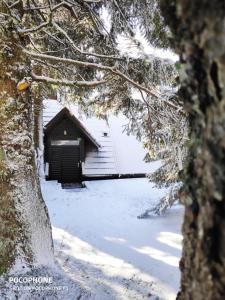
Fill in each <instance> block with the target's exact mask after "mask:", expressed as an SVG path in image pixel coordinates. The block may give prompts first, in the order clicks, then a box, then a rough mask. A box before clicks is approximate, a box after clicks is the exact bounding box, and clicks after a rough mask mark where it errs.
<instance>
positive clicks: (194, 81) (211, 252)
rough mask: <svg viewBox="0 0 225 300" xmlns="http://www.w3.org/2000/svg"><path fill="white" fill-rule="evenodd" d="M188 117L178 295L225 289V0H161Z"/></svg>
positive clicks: (205, 296) (206, 295)
mask: <svg viewBox="0 0 225 300" xmlns="http://www.w3.org/2000/svg"><path fill="white" fill-rule="evenodd" d="M161 5H162V11H163V14H164V16H165V19H166V21H167V22H168V24H169V26H170V27H171V29H172V32H173V34H174V41H173V42H174V47H175V49H176V51H177V52H178V53H179V54H180V57H181V63H182V65H181V68H182V69H181V70H182V72H181V84H182V87H181V91H180V92H181V93H182V96H183V98H184V101H185V107H186V110H187V111H188V112H189V116H190V117H189V118H190V159H189V163H188V166H187V168H186V178H185V184H184V185H185V189H184V191H183V197H182V198H183V199H182V200H183V202H184V204H185V219H184V224H183V236H184V243H183V255H182V260H181V271H182V281H181V292H180V293H179V295H178V299H189V300H193V299H194V300H195V299H196V300H201V299H202V300H217V299H224V295H225V1H224V0H215V1H210V0H207V1H206V0H204V1H196V0H190V1H184V0H177V1H170V3H168V1H165V0H161Z"/></svg>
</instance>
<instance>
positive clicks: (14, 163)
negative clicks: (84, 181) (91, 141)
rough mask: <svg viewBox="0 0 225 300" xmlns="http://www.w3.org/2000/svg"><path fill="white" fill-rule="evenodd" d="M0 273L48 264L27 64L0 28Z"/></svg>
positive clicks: (48, 243)
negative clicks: (22, 84)
mask: <svg viewBox="0 0 225 300" xmlns="http://www.w3.org/2000/svg"><path fill="white" fill-rule="evenodd" d="M0 40H1V41H0V49H1V56H0V63H1V68H0V128H1V131H0V275H1V274H3V273H5V272H6V271H8V270H9V269H11V268H13V269H16V270H18V269H19V270H20V269H22V268H26V267H31V266H35V265H37V266H40V265H53V249H52V237H51V226H50V222H49V217H48V212H47V209H46V206H45V203H44V201H43V199H42V196H41V192H40V186H39V180H38V177H37V172H36V166H35V155H34V154H35V151H34V139H33V109H32V99H31V96H30V93H29V89H28V90H27V91H25V92H18V91H17V83H18V82H19V81H20V80H22V79H23V78H24V76H26V73H28V71H29V67H28V64H27V61H26V58H25V57H24V54H23V53H22V50H21V48H19V47H18V45H19V44H20V41H19V40H18V38H17V36H16V35H15V33H12V31H11V30H10V28H6V29H5V31H3V30H2V31H1V32H0Z"/></svg>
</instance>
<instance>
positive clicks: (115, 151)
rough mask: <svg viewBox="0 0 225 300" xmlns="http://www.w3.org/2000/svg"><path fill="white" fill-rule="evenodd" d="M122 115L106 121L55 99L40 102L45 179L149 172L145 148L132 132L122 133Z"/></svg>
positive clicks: (63, 181) (75, 180) (116, 175)
mask: <svg viewBox="0 0 225 300" xmlns="http://www.w3.org/2000/svg"><path fill="white" fill-rule="evenodd" d="M126 122H127V121H126V119H125V118H124V117H114V116H112V117H111V118H109V122H108V124H107V123H106V122H105V121H104V120H99V119H97V118H94V117H92V118H87V117H85V116H84V115H83V114H81V113H79V112H78V111H77V108H76V107H74V106H72V108H71V107H70V108H66V107H62V106H61V104H60V103H59V102H57V101H56V100H45V101H44V112H43V123H44V146H45V150H44V160H45V173H46V177H47V179H49V180H58V181H59V182H62V183H71V182H80V181H82V180H85V179H94V178H95V179H96V178H121V177H141V176H145V175H146V174H147V173H150V172H151V171H152V169H153V166H152V164H149V163H145V162H144V157H145V154H146V151H145V150H144V149H143V147H142V145H141V143H140V142H138V141H137V140H136V138H135V137H134V136H132V135H130V136H128V135H127V134H126V133H125V132H123V125H124V124H126Z"/></svg>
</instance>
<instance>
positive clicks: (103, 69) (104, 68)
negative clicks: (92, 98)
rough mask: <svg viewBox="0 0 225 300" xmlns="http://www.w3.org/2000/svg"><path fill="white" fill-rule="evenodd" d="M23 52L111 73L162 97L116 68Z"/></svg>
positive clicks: (138, 87)
mask: <svg viewBox="0 0 225 300" xmlns="http://www.w3.org/2000/svg"><path fill="white" fill-rule="evenodd" d="M23 51H24V53H26V54H27V55H29V56H31V57H33V58H38V59H43V60H48V61H52V62H58V63H63V64H65V65H74V66H77V67H81V68H88V67H90V68H94V69H97V70H101V71H106V72H110V73H111V74H114V75H116V76H119V77H120V78H122V79H124V80H125V81H127V82H129V83H130V84H132V85H133V86H134V87H136V88H137V89H139V90H142V91H144V92H146V93H147V94H148V95H151V96H154V97H156V98H159V96H160V94H159V93H158V92H157V91H156V90H153V89H148V88H146V87H144V86H142V85H140V84H138V83H137V82H135V81H134V80H132V79H130V78H129V77H128V76H127V75H125V74H123V73H121V72H120V71H119V70H117V69H116V68H115V67H109V66H104V65H101V64H97V63H90V62H84V61H79V60H74V59H69V58H63V57H56V56H52V55H45V54H41V53H35V52H31V51H28V50H26V49H23Z"/></svg>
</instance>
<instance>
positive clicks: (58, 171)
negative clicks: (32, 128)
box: [49, 146, 82, 183]
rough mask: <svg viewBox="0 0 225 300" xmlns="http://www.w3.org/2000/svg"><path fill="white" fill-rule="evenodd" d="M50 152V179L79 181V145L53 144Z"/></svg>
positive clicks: (80, 173)
mask: <svg viewBox="0 0 225 300" xmlns="http://www.w3.org/2000/svg"><path fill="white" fill-rule="evenodd" d="M50 153H51V154H50V157H51V158H50V170H49V171H50V179H53V180H58V181H59V182H62V183H72V182H80V181H81V178H82V168H81V162H80V147H79V146H53V147H51V151H50Z"/></svg>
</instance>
